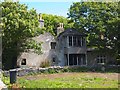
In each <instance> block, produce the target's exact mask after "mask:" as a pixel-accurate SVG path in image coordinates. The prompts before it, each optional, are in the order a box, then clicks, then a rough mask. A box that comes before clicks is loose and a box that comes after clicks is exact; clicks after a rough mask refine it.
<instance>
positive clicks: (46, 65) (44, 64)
mask: <svg viewBox="0 0 120 90" xmlns="http://www.w3.org/2000/svg"><path fill="white" fill-rule="evenodd" d="M50 65H51V63H50V61H49V60H45V61H42V62H41V64H40V67H42V68H46V67H49V66H50Z"/></svg>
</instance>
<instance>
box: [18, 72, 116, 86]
mask: <svg viewBox="0 0 120 90" xmlns="http://www.w3.org/2000/svg"><path fill="white" fill-rule="evenodd" d="M18 84H20V85H21V87H24V88H118V81H117V80H111V79H106V78H101V77H95V76H89V75H87V74H84V73H82V74H81V73H80V74H78V75H75V74H73V75H72V76H71V75H70V76H68V77H58V78H46V77H44V78H42V79H36V80H28V79H26V78H24V77H22V78H19V79H18Z"/></svg>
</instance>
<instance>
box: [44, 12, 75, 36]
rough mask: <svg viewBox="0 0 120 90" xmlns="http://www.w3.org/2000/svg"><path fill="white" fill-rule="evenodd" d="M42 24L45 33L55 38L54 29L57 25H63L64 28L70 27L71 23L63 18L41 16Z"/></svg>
mask: <svg viewBox="0 0 120 90" xmlns="http://www.w3.org/2000/svg"><path fill="white" fill-rule="evenodd" d="M42 16H43V19H44V24H45V28H46V31H47V32H50V33H51V34H52V35H54V36H56V29H57V26H58V24H59V23H63V24H64V28H65V29H66V28H68V27H72V25H73V23H71V22H70V20H68V19H67V18H65V17H63V16H57V15H52V14H43V15H42Z"/></svg>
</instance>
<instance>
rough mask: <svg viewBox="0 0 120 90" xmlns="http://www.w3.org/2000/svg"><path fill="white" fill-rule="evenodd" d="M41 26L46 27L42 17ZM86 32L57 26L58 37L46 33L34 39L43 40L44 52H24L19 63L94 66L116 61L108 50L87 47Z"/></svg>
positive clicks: (25, 64)
mask: <svg viewBox="0 0 120 90" xmlns="http://www.w3.org/2000/svg"><path fill="white" fill-rule="evenodd" d="M39 22H40V27H44V20H42V19H41V18H40V20H39ZM86 37H87V35H86V34H83V33H80V32H78V31H77V30H74V29H71V28H69V29H66V30H64V28H63V24H62V23H60V26H59V27H58V28H57V38H55V37H54V36H52V35H51V34H50V33H44V34H42V35H39V36H37V37H34V38H33V39H34V40H36V41H37V42H43V44H42V52H43V54H40V55H38V54H36V53H34V52H30V51H29V52H23V53H21V55H20V56H19V57H18V60H17V65H18V66H20V67H22V66H26V67H39V66H40V64H41V62H44V61H45V60H48V61H50V62H51V65H56V66H72V65H79V66H94V65H97V64H99V63H106V64H107V63H110V62H114V61H115V58H114V57H113V56H112V54H110V53H107V52H97V51H96V50H94V49H92V48H87V45H86Z"/></svg>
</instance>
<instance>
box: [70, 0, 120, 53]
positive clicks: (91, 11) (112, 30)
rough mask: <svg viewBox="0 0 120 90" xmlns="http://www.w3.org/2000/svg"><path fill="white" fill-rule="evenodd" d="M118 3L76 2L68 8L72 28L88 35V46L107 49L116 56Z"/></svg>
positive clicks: (119, 20) (118, 32)
mask: <svg viewBox="0 0 120 90" xmlns="http://www.w3.org/2000/svg"><path fill="white" fill-rule="evenodd" d="M118 6H119V5H118V2H108V3H106V2H76V3H73V4H72V5H71V6H70V9H69V13H68V17H69V18H70V19H71V20H72V21H74V27H75V28H77V29H78V30H79V31H80V32H84V33H86V34H87V35H88V45H89V46H91V47H96V48H97V49H99V50H103V49H104V50H105V49H107V51H108V50H110V49H112V50H111V51H113V52H114V53H115V54H116V55H118V50H117V48H118V45H119V43H120V42H119V41H118V40H119V34H120V30H118V24H119V22H120V16H119V12H120V11H119V7H118Z"/></svg>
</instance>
